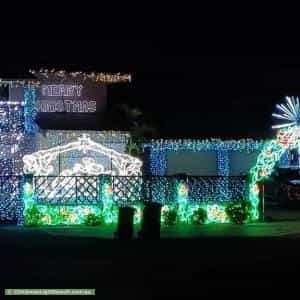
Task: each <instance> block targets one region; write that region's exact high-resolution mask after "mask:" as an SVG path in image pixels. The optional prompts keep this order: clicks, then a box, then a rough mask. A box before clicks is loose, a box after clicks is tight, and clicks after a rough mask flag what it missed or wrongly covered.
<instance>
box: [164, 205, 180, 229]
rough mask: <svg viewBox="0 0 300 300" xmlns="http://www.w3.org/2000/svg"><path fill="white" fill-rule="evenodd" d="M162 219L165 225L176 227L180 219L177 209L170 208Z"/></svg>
mask: <svg viewBox="0 0 300 300" xmlns="http://www.w3.org/2000/svg"><path fill="white" fill-rule="evenodd" d="M162 217H163V220H164V224H165V225H174V224H176V222H177V219H178V212H177V208H170V209H168V210H165V211H163V212H162Z"/></svg>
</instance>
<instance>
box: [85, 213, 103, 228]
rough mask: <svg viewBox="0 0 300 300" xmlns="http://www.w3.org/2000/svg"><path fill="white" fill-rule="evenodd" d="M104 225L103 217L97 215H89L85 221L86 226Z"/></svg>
mask: <svg viewBox="0 0 300 300" xmlns="http://www.w3.org/2000/svg"><path fill="white" fill-rule="evenodd" d="M102 223H103V217H102V216H101V215H96V214H88V215H87V216H86V218H85V220H84V224H85V225H87V226H98V225H101V224H102Z"/></svg>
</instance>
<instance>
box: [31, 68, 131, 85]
mask: <svg viewBox="0 0 300 300" xmlns="http://www.w3.org/2000/svg"><path fill="white" fill-rule="evenodd" d="M29 72H30V73H31V74H33V75H34V76H37V77H38V78H40V77H43V78H48V77H49V76H56V77H59V78H63V77H66V76H71V77H74V78H80V79H82V80H87V79H90V80H92V81H94V82H99V83H118V82H131V80H132V77H131V75H130V74H121V73H115V74H113V73H95V72H91V73H85V72H67V71H64V70H61V71H56V70H55V69H52V70H47V69H40V70H39V71H35V70H29Z"/></svg>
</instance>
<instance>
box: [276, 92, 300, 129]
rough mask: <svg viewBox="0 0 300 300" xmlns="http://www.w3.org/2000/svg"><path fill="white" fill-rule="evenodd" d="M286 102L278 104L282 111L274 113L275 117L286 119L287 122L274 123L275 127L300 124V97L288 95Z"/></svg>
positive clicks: (277, 106)
mask: <svg viewBox="0 0 300 300" xmlns="http://www.w3.org/2000/svg"><path fill="white" fill-rule="evenodd" d="M285 99H286V104H277V105H276V108H277V109H278V110H279V111H280V113H278V114H275V113H274V114H272V116H273V117H275V118H277V119H280V120H284V121H285V123H282V124H276V125H273V126H272V128H273V129H278V128H286V127H291V126H297V125H299V124H300V110H299V98H298V97H286V98H285Z"/></svg>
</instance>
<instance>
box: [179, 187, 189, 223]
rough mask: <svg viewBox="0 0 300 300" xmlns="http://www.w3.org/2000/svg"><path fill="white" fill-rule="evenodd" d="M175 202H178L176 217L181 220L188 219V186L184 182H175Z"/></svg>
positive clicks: (185, 220)
mask: <svg viewBox="0 0 300 300" xmlns="http://www.w3.org/2000/svg"><path fill="white" fill-rule="evenodd" d="M176 190H177V199H176V201H177V203H178V217H179V220H180V221H181V222H187V221H188V194H189V186H188V185H187V184H186V183H185V182H179V183H178V184H177V188H176Z"/></svg>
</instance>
